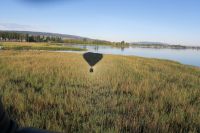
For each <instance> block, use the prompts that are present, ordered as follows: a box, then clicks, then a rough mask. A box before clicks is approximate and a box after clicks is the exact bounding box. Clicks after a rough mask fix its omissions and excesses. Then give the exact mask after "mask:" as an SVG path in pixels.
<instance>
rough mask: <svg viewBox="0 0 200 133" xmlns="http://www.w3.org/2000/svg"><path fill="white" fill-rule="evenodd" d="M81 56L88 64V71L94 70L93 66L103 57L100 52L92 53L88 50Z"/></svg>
mask: <svg viewBox="0 0 200 133" xmlns="http://www.w3.org/2000/svg"><path fill="white" fill-rule="evenodd" d="M83 58H84V59H85V60H86V62H87V63H88V64H89V65H90V67H91V68H90V72H91V73H92V72H94V69H93V67H94V66H95V65H96V64H97V63H98V62H99V61H100V60H102V58H103V55H102V54H98V53H92V52H88V53H85V54H83Z"/></svg>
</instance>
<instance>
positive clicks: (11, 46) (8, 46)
mask: <svg viewBox="0 0 200 133" xmlns="http://www.w3.org/2000/svg"><path fill="white" fill-rule="evenodd" d="M0 47H1V49H2V50H52V51H62V50H63V51H85V50H86V49H81V48H75V47H70V46H64V45H61V44H53V43H30V42H1V43H0Z"/></svg>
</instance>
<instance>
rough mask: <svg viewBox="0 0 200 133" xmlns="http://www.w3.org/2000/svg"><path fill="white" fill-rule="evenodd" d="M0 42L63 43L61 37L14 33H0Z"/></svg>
mask: <svg viewBox="0 0 200 133" xmlns="http://www.w3.org/2000/svg"><path fill="white" fill-rule="evenodd" d="M0 41H14V42H63V40H62V38H61V37H54V36H40V35H29V34H23V33H16V32H0Z"/></svg>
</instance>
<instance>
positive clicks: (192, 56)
mask: <svg viewBox="0 0 200 133" xmlns="http://www.w3.org/2000/svg"><path fill="white" fill-rule="evenodd" d="M74 47H79V48H87V49H88V51H90V52H96V53H102V54H116V55H129V56H141V57H148V58H158V59H168V60H173V61H178V62H180V63H182V64H187V65H193V66H199V67H200V50H192V49H181V50H180V49H153V48H133V47H129V48H124V49H121V48H114V47H110V46H83V45H76V46H74Z"/></svg>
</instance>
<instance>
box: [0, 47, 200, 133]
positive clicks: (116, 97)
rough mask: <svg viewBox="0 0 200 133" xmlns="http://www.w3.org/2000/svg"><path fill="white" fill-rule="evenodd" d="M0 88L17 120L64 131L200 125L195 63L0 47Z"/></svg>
mask: <svg viewBox="0 0 200 133" xmlns="http://www.w3.org/2000/svg"><path fill="white" fill-rule="evenodd" d="M0 95H1V96H2V97H3V101H4V104H5V106H6V109H7V111H8V112H9V114H10V116H11V117H12V118H14V119H15V120H16V121H18V122H19V124H20V126H26V127H27V126H33V127H38V128H43V129H49V130H55V131H61V132H114V133H115V132H144V133H145V132H152V133H154V132H163V133H168V132H174V133H176V132H180V133H186V132H191V133H198V132H200V70H199V69H198V68H192V67H188V66H184V65H181V64H179V63H176V62H171V61H163V60H156V59H145V58H139V57H127V56H111V55H104V58H103V60H102V61H101V62H99V63H98V64H97V65H96V66H95V68H94V73H89V66H88V64H87V63H86V62H85V61H84V59H83V58H82V55H81V54H72V53H50V52H36V51H29V52H25V51H24V52H17V51H16V52H14V51H1V52H0Z"/></svg>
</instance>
